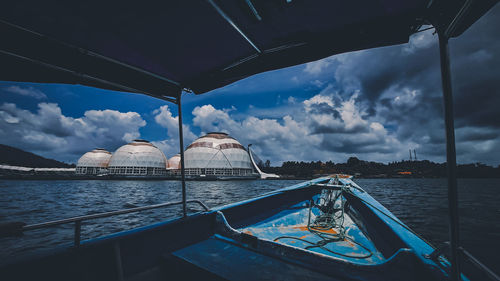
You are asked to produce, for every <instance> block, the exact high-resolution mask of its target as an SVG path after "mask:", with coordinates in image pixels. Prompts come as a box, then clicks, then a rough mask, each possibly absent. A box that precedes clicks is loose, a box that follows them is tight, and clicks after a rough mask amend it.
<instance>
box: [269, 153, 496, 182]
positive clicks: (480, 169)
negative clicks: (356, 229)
mask: <svg viewBox="0 0 500 281" xmlns="http://www.w3.org/2000/svg"><path fill="white" fill-rule="evenodd" d="M261 169H262V170H263V171H264V172H266V173H275V174H278V175H281V176H282V177H284V178H313V177H317V176H321V175H328V174H336V173H341V174H349V175H354V176H356V177H367V178H374V177H379V178H385V177H387V178H393V177H417V178H441V177H446V163H435V162H431V161H428V160H420V161H404V160H403V161H399V162H390V163H387V164H385V163H378V162H371V161H364V160H360V159H358V158H356V157H351V158H349V159H348V160H347V162H346V163H334V162H332V161H327V162H321V161H312V162H303V161H300V162H298V161H287V162H283V164H282V165H281V167H272V166H271V165H270V162H269V160H267V161H266V162H265V163H263V165H262V166H261ZM457 176H458V177H459V178H500V165H499V166H497V167H492V166H488V165H485V164H482V163H472V164H463V165H458V166H457Z"/></svg>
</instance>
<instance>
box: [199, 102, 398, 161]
mask: <svg viewBox="0 0 500 281" xmlns="http://www.w3.org/2000/svg"><path fill="white" fill-rule="evenodd" d="M357 97H358V95H354V96H352V97H350V98H349V99H347V100H343V99H342V98H341V97H340V96H339V95H338V94H337V95H335V94H330V95H326V94H318V95H315V96H313V97H312V98H310V99H308V100H305V101H303V102H302V103H301V104H300V106H301V114H299V115H289V114H283V115H282V116H280V117H277V118H258V117H255V116H243V117H242V118H241V119H237V118H235V116H233V115H232V114H231V113H228V112H227V110H224V109H217V108H215V107H214V106H212V105H210V104H208V105H204V106H198V107H196V108H195V109H194V110H193V112H192V113H193V116H194V118H193V126H196V127H199V128H200V129H201V130H202V132H203V133H206V132H210V131H222V132H227V133H229V134H230V135H231V136H233V137H235V138H236V139H237V140H239V141H240V142H241V143H242V144H243V145H248V144H250V143H252V144H253V146H252V149H253V150H254V151H255V152H256V153H257V154H258V155H259V156H260V157H261V158H262V159H264V160H265V159H270V160H271V161H272V162H273V163H274V164H275V165H277V164H279V163H280V162H283V161H296V160H305V161H312V160H314V161H316V160H324V161H327V160H334V161H345V160H346V159H347V158H348V157H349V156H352V154H356V155H358V157H360V158H363V159H369V160H376V159H375V156H376V157H378V158H377V159H378V160H380V159H381V157H382V159H383V160H385V161H390V160H393V159H392V157H393V156H394V155H393V154H392V155H390V156H387V155H385V156H384V155H383V154H384V152H387V151H389V150H393V149H395V150H398V149H402V144H401V143H399V141H398V140H397V139H396V137H395V136H394V135H392V134H391V133H390V132H389V131H388V130H387V129H386V128H384V126H383V125H382V124H381V123H380V122H377V121H374V120H368V119H366V118H364V117H363V116H364V115H365V114H364V112H363V110H361V109H360V107H359V105H358V104H357V102H356V99H357ZM290 106H292V105H290ZM293 106H296V105H295V104H294V105H293ZM404 151H406V148H405V149H404Z"/></svg>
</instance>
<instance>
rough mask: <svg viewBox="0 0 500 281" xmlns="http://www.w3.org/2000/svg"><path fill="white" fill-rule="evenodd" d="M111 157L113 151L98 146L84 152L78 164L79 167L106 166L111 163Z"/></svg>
mask: <svg viewBox="0 0 500 281" xmlns="http://www.w3.org/2000/svg"><path fill="white" fill-rule="evenodd" d="M109 159H111V152H109V151H107V150H105V149H102V148H96V149H94V150H92V151H89V152H87V153H85V154H83V156H82V157H80V159H78V162H77V164H76V166H77V167H101V168H106V167H108V164H109Z"/></svg>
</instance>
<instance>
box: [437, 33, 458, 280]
mask: <svg viewBox="0 0 500 281" xmlns="http://www.w3.org/2000/svg"><path fill="white" fill-rule="evenodd" d="M438 36H439V54H440V60H441V81H442V86H443V100H444V122H445V127H446V170H447V175H448V209H449V219H450V226H449V227H450V245H451V279H452V280H454V281H459V280H460V268H459V257H458V255H459V252H458V248H459V237H458V233H459V228H458V190H457V159H456V150H455V127H454V120H453V95H452V89H451V74H450V57H449V55H450V54H449V49H448V37H447V36H446V35H445V34H444V33H443V32H442V31H439V30H438Z"/></svg>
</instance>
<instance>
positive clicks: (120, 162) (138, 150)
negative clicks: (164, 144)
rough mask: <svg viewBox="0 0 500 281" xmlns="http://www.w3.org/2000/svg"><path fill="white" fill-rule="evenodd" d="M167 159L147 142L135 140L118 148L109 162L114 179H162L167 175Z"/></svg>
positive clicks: (110, 172)
mask: <svg viewBox="0 0 500 281" xmlns="http://www.w3.org/2000/svg"><path fill="white" fill-rule="evenodd" d="M166 168H167V158H166V157H165V155H164V154H163V152H162V151H161V150H160V149H158V148H157V147H156V146H154V145H153V144H152V143H150V142H148V141H146V140H134V141H133V142H131V143H128V144H126V145H123V146H121V147H120V148H118V149H117V150H116V151H115V153H113V156H112V157H111V160H110V161H109V167H108V170H109V174H110V176H112V177H162V176H166V174H167V169H166Z"/></svg>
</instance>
